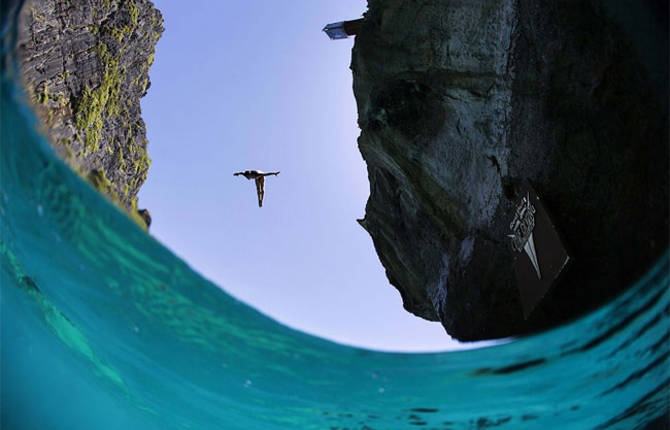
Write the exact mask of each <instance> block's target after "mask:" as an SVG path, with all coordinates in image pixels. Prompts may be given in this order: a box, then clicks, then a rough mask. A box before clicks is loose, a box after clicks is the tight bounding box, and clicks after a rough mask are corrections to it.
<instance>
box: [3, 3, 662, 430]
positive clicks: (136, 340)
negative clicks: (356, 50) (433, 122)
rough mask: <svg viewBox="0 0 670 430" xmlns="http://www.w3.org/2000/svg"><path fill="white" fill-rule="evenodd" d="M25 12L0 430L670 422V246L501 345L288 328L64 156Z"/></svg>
mask: <svg viewBox="0 0 670 430" xmlns="http://www.w3.org/2000/svg"><path fill="white" fill-rule="evenodd" d="M14 6H16V5H14ZM16 14H17V7H13V8H12V7H8V6H6V5H3V10H2V27H1V28H2V39H3V40H2V76H1V83H2V87H1V88H0V94H1V97H2V105H1V106H0V115H1V118H0V124H1V125H0V175H1V176H0V217H1V222H2V223H1V235H0V258H1V272H0V286H1V297H0V300H1V311H0V318H1V322H0V324H1V325H0V327H1V333H0V334H1V341H2V344H1V348H2V352H1V363H0V364H1V375H0V377H1V390H0V399H1V402H2V416H1V422H0V428H2V429H17V430H18V429H72V430H74V429H332V430H335V429H339V430H343V429H368V430H372V429H376V430H386V429H389V430H390V429H408V428H422V429H442V430H447V429H475V428H477V429H478V428H496V429H497V428H500V429H548V428H561V429H643V428H647V427H649V426H659V427H658V428H661V427H660V426H663V425H664V424H665V425H667V420H668V412H669V407H670V336H669V331H668V328H669V327H670V289H669V288H668V287H669V285H670V282H669V274H670V265H669V262H670V255H669V254H668V253H667V252H666V253H665V254H664V255H663V256H662V258H660V259H659V260H658V261H657V262H656V263H655V264H654V265H653V267H650V268H649V269H648V271H647V273H646V274H645V275H644V276H643V277H642V278H641V279H639V280H638V281H637V282H635V283H634V284H633V285H631V286H630V288H628V289H627V290H626V291H625V292H624V293H623V294H621V295H619V296H618V297H616V298H615V299H614V300H612V301H611V302H609V303H607V304H606V305H604V306H602V307H600V308H598V309H597V310H595V311H593V312H591V313H589V314H588V315H586V316H583V317H581V318H579V319H577V320H574V321H571V322H569V323H568V324H565V325H562V326H559V327H556V328H554V329H551V330H548V331H545V332H542V333H539V334H535V335H532V336H527V337H520V338H516V339H513V340H511V341H510V342H508V343H505V344H501V345H496V346H489V347H485V348H480V349H474V350H468V351H453V352H443V353H411V354H410V353H388V352H379V351H374V350H368V349H363V348H354V347H349V346H344V345H340V344H337V343H333V342H331V341H328V340H325V339H321V338H318V337H314V336H311V335H307V334H305V333H302V332H300V331H296V330H293V329H290V328H288V327H286V326H284V325H282V324H280V323H278V322H276V321H274V320H273V319H271V318H268V317H266V316H265V315H263V314H261V313H260V312H258V311H256V310H255V309H253V308H252V307H249V306H247V305H246V304H244V303H242V302H240V301H238V300H236V299H235V298H233V297H231V296H230V295H228V294H227V293H226V292H225V291H224V290H223V289H221V288H220V287H218V286H217V285H214V284H213V283H211V282H209V281H207V280H206V279H204V278H203V277H202V276H200V275H199V274H198V273H196V272H195V271H194V270H192V269H191V268H190V267H189V266H188V265H187V264H186V263H185V262H184V261H182V260H180V259H179V258H177V257H176V256H175V255H174V254H173V253H172V252H171V251H169V250H168V249H167V248H165V247H164V246H162V245H161V243H159V242H158V241H156V240H155V239H154V238H152V237H151V236H150V235H149V234H148V233H147V232H146V231H145V230H144V229H143V228H141V227H140V226H139V225H138V224H137V222H135V221H133V220H131V219H130V218H129V217H128V216H127V215H126V214H124V213H123V212H122V211H120V210H119V209H118V208H117V207H116V206H115V205H113V204H112V203H110V202H109V201H108V200H107V199H106V198H105V197H104V196H102V195H101V194H100V193H98V191H97V190H96V189H95V188H93V187H92V186H91V185H89V184H88V183H86V182H85V181H84V180H82V178H81V177H80V176H78V175H77V174H76V173H74V172H73V171H72V170H71V169H70V168H69V167H68V166H67V165H66V164H65V163H64V162H63V161H62V160H61V159H60V158H59V157H58V156H57V155H56V153H55V152H54V151H53V149H52V147H51V146H50V145H49V143H48V141H47V138H46V137H45V136H44V135H43V133H42V132H41V131H40V130H41V128H40V125H39V121H38V119H37V117H36V115H35V113H34V112H33V111H32V109H31V107H30V104H29V103H28V102H27V99H26V95H25V94H24V91H23V89H22V87H21V84H20V77H19V75H18V71H17V66H16V58H15V56H14V51H13V50H14V44H15V36H16V34H15V33H16V16H17V15H16ZM654 428H656V427H654Z"/></svg>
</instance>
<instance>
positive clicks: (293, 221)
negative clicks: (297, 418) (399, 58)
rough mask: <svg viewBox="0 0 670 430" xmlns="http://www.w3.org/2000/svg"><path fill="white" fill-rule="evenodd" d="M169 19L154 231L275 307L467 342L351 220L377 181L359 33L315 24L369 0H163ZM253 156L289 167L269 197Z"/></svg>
mask: <svg viewBox="0 0 670 430" xmlns="http://www.w3.org/2000/svg"><path fill="white" fill-rule="evenodd" d="M154 1H155V4H156V6H157V7H158V8H159V9H160V10H161V11H162V13H163V17H164V20H165V33H164V34H163V37H162V38H161V39H160V41H159V42H158V45H157V52H156V55H155V63H154V65H153V67H152V68H151V82H152V85H151V88H150V89H149V91H148V94H147V96H146V97H145V98H144V99H143V100H142V111H143V117H144V119H145V121H146V123H147V134H148V139H149V155H150V157H151V158H152V160H153V162H152V165H151V169H150V171H149V177H148V179H147V182H146V183H145V185H144V187H143V188H142V191H141V192H140V199H139V203H140V207H147V208H149V209H150V210H151V213H152V216H153V224H152V227H151V233H152V234H153V235H154V236H156V237H157V238H158V239H159V240H161V241H162V242H163V243H165V244H166V245H167V246H168V247H169V248H171V249H172V250H173V251H174V252H175V253H176V254H178V255H179V256H181V257H182V258H184V259H185V260H186V261H187V262H189V264H190V265H191V266H192V267H193V268H195V269H196V270H198V271H199V272H200V273H202V274H203V275H204V276H206V277H207V278H209V279H211V280H212V281H214V282H216V283H217V284H218V285H220V286H222V288H224V289H225V290H226V291H227V292H229V293H230V294H232V295H233V296H235V297H237V298H239V299H241V300H243V301H244V302H246V303H249V304H250V305H252V306H254V307H255V308H257V309H259V310H261V311H262V312H264V313H265V314H268V315H270V316H272V317H273V318H275V319H277V320H279V321H281V322H283V323H285V324H287V325H289V326H291V327H294V328H298V329H300V330H303V331H306V332H308V333H312V334H317V335H319V336H323V337H326V338H329V339H332V340H335V341H338V342H342V343H347V344H352V345H358V346H367V347H372V348H377V349H384V350H404V351H419V350H445V349H454V348H458V347H462V346H460V345H457V344H456V343H455V342H453V341H451V340H450V338H449V337H448V336H447V335H446V333H445V332H444V330H443V329H442V327H441V325H440V324H439V323H431V322H427V321H424V320H422V319H419V318H416V317H414V316H413V315H411V314H409V313H407V312H405V311H404V310H403V308H402V303H401V299H400V295H399V294H398V292H397V291H396V290H395V288H393V287H392V286H390V285H389V283H388V281H387V279H386V277H385V275H384V270H383V267H382V266H381V264H380V262H379V259H378V258H377V255H376V253H375V251H374V247H373V245H372V240H371V239H370V237H369V236H368V234H367V233H366V232H365V231H364V230H363V229H362V228H361V227H360V226H359V225H358V224H357V223H356V218H361V217H363V215H364V208H365V202H366V200H367V197H368V194H369V184H368V181H367V170H366V166H365V163H364V162H363V159H362V158H361V155H360V153H359V151H358V148H357V144H356V139H357V137H358V134H359V129H358V126H357V123H356V118H357V115H356V103H355V100H354V96H353V92H352V89H351V85H352V76H351V71H350V70H349V63H350V60H351V48H352V46H353V41H354V40H353V38H350V39H347V40H341V41H330V40H329V39H328V38H327V37H326V36H325V34H323V33H322V32H321V28H322V27H323V26H324V25H325V24H327V23H330V22H335V21H340V20H344V19H355V18H358V17H360V16H361V14H362V13H363V12H364V11H365V8H366V2H365V1H364V0H339V1H331V2H324V1H313V0H312V1H307V0H303V1H288V2H278V1H276V0H248V1H242V0H239V1H220V2H219V1H202V0H200V1H193V2H181V1H174V0H172V1H168V0H154ZM245 169H260V170H264V171H275V170H280V171H281V174H280V175H279V176H277V177H270V178H268V179H267V182H266V194H265V202H264V206H263V208H262V209H259V208H258V206H257V201H256V192H255V187H254V185H253V181H247V180H246V179H244V178H242V177H233V175H232V174H233V173H234V172H236V171H240V170H245Z"/></svg>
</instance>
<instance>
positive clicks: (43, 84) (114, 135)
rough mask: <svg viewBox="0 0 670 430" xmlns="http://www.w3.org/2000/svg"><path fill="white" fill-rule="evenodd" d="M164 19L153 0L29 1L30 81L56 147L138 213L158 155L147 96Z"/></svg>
mask: <svg viewBox="0 0 670 430" xmlns="http://www.w3.org/2000/svg"><path fill="white" fill-rule="evenodd" d="M162 32H163V19H162V17H161V14H160V12H159V11H158V10H157V9H156V8H155V7H154V6H153V4H152V3H151V2H150V1H134V0H73V1H70V2H68V3H67V7H64V4H63V3H62V2H58V1H56V0H46V1H32V2H30V1H28V2H26V3H25V5H24V7H23V10H22V13H21V26H20V34H19V42H18V47H17V52H18V59H19V69H20V71H21V74H22V78H23V82H24V87H25V88H26V92H27V94H28V95H29V97H30V98H31V99H32V101H33V102H34V106H35V110H36V111H37V113H38V115H39V117H40V118H41V119H42V122H43V123H44V125H45V126H46V128H47V132H46V134H48V137H49V138H50V141H51V143H52V145H53V147H54V148H55V150H56V152H57V153H58V154H59V155H60V156H61V158H63V159H65V160H66V161H67V162H68V164H69V165H70V166H71V167H72V168H73V169H74V170H75V171H77V172H80V174H81V175H82V176H83V177H85V178H87V179H89V180H91V178H93V177H97V176H98V175H99V173H92V172H104V178H105V181H94V182H92V183H93V185H96V186H102V184H104V185H105V186H104V187H102V188H101V189H100V191H101V192H103V193H105V194H107V195H108V196H109V197H110V198H112V200H114V201H115V202H116V203H117V204H118V205H120V206H121V207H122V208H124V209H125V210H126V211H128V212H129V213H130V214H131V216H132V217H133V218H136V219H137V220H140V222H141V223H142V224H143V221H142V218H141V217H140V216H139V215H138V214H137V193H138V191H139V189H140V187H141V186H142V183H143V182H144V180H145V179H146V176H147V172H148V169H149V164H150V160H149V157H148V154H147V140H146V128H145V124H144V121H143V120H142V117H141V110H140V98H141V97H143V96H144V95H145V94H146V91H147V88H148V86H149V68H150V67H151V64H152V63H153V56H154V51H155V44H156V42H157V41H158V39H159V38H160V35H161V33H162Z"/></svg>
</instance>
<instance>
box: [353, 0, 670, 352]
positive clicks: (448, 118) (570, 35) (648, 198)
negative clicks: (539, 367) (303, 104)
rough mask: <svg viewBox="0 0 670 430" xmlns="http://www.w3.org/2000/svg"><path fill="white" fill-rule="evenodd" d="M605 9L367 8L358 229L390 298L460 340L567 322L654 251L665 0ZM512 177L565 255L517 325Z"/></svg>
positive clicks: (662, 213)
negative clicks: (546, 215) (530, 193)
mask: <svg viewBox="0 0 670 430" xmlns="http://www.w3.org/2000/svg"><path fill="white" fill-rule="evenodd" d="M604 3H608V4H607V5H605V4H604ZM604 3H603V4H600V3H599V2H596V1H594V2H586V1H585V2H573V1H557V0H546V1H535V0H533V1H530V0H519V1H511V0H509V1H498V0H490V1H489V0H480V1H453V0H451V1H450V0H428V1H424V2H415V1H411V0H385V1H376V0H369V2H368V7H369V10H368V12H367V13H366V16H365V21H364V23H363V27H362V29H361V31H360V33H359V34H358V35H357V37H356V43H355V46H354V50H353V58H352V70H353V74H354V93H355V96H356V100H357V103H358V113H359V125H360V127H361V131H362V132H361V136H360V138H359V141H358V143H359V148H360V151H361V154H362V155H363V158H364V159H365V161H366V162H367V165H368V177H369V180H370V198H369V200H368V203H367V206H366V215H365V218H364V219H363V220H360V223H361V225H362V226H363V227H364V228H365V229H366V230H367V231H368V232H369V233H370V235H371V237H372V239H373V242H374V245H375V248H376V250H377V254H378V255H379V258H380V260H381V262H382V264H383V265H384V267H385V269H386V274H387V276H388V278H389V280H390V282H391V283H392V284H393V285H394V286H395V287H396V288H397V289H398V290H399V291H400V294H401V296H402V298H403V303H404V307H405V309H407V310H408V311H410V312H412V313H414V314H416V315H418V316H420V317H423V318H426V319H429V320H439V321H441V322H442V324H443V325H444V327H445V328H446V330H447V332H448V333H449V334H450V335H452V336H454V337H456V338H458V339H461V340H476V339H485V338H495V337H502V336H509V335H513V334H519V333H527V332H531V331H535V330H539V329H543V328H546V327H549V326H551V325H555V324H557V323H559V322H561V321H565V320H566V319H569V318H573V317H575V316H578V315H579V314H581V313H583V312H585V311H586V310H589V309H591V308H593V307H594V306H596V305H598V304H600V303H603V302H604V301H606V300H608V299H610V298H612V297H613V296H614V295H615V294H617V293H618V292H621V291H622V290H623V289H624V288H625V287H626V286H627V285H629V284H630V283H631V282H633V281H634V280H635V279H636V278H637V277H638V276H639V275H641V274H642V273H643V272H644V271H645V269H646V268H647V267H648V265H649V264H651V263H653V262H654V260H655V259H656V258H657V257H658V256H660V255H661V253H662V252H663V251H664V250H665V249H666V248H667V245H668V121H667V100H666V97H667V47H668V44H667V19H666V20H665V21H664V20H663V19H657V18H658V17H664V16H667V5H665V6H663V5H662V4H661V3H659V2H648V3H644V4H640V5H639V9H635V10H634V11H630V10H627V9H626V8H625V7H624V6H621V5H619V4H618V3H617V2H604ZM622 3H623V2H622ZM635 7H638V5H636V6H635ZM654 8H660V10H661V11H663V10H665V11H666V14H665V15H662V14H660V13H658V12H657V11H655V9H654ZM640 20H642V22H644V25H640ZM645 20H646V21H645ZM524 179H528V180H529V181H530V182H531V183H532V184H533V186H534V187H535V188H536V190H537V191H538V193H539V194H540V195H541V196H542V197H543V199H544V201H545V204H546V206H547V209H548V210H549V212H550V213H551V215H552V216H553V219H554V222H555V224H556V225H557V227H558V228H559V230H560V232H561V234H562V235H563V237H564V240H565V243H566V245H567V247H568V249H569V251H570V255H571V257H572V262H573V264H572V265H571V266H570V267H569V268H568V270H567V271H566V272H565V273H564V274H563V276H562V278H561V280H560V281H559V283H558V284H557V285H556V286H555V288H554V289H553V290H552V291H551V292H550V293H549V294H548V295H547V297H546V298H545V300H544V302H543V303H542V304H541V305H540V306H539V307H538V308H537V309H536V310H535V312H534V313H533V314H532V316H531V317H530V318H529V319H528V320H527V321H526V320H524V319H523V314H522V311H521V306H520V302H519V293H518V290H517V286H516V280H515V277H514V271H513V267H512V258H513V255H512V252H511V251H510V247H509V244H508V239H507V237H506V235H507V234H508V233H509V222H510V221H511V217H512V215H513V210H514V204H515V203H516V200H517V199H518V198H519V196H518V185H519V184H520V183H521V181H523V180H524Z"/></svg>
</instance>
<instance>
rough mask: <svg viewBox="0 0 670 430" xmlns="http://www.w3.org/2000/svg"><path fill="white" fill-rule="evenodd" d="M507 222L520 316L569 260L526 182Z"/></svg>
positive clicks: (528, 313) (539, 201) (542, 206)
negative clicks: (519, 297) (519, 302)
mask: <svg viewBox="0 0 670 430" xmlns="http://www.w3.org/2000/svg"><path fill="white" fill-rule="evenodd" d="M520 191H521V196H522V197H521V198H520V199H519V201H518V202H517V205H516V207H515V211H514V214H513V215H512V217H511V222H510V226H509V227H510V234H508V238H509V239H510V241H511V247H512V252H513V253H514V271H515V272H516V279H517V284H518V286H519V292H520V293H521V305H522V307H523V314H524V318H528V316H529V315H530V313H531V312H532V311H533V309H535V307H536V306H537V305H538V303H540V301H541V300H542V298H543V297H544V296H545V294H547V292H548V291H549V289H550V288H551V287H552V285H553V284H554V282H555V281H556V279H557V278H558V276H559V275H560V273H561V271H563V269H564V268H565V266H566V265H567V264H568V261H570V257H569V256H568V253H567V251H566V250H565V247H564V246H563V243H562V242H561V239H560V237H559V236H558V232H557V231H556V228H555V227H554V224H553V223H552V222H551V218H549V215H548V214H547V211H546V209H545V207H544V205H543V204H542V200H541V199H540V197H539V196H538V195H537V193H536V192H535V190H534V189H533V187H531V185H530V184H528V183H524V184H523V185H522V186H521V188H520Z"/></svg>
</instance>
